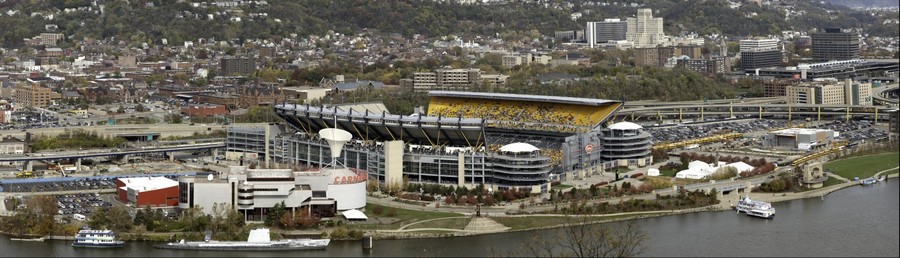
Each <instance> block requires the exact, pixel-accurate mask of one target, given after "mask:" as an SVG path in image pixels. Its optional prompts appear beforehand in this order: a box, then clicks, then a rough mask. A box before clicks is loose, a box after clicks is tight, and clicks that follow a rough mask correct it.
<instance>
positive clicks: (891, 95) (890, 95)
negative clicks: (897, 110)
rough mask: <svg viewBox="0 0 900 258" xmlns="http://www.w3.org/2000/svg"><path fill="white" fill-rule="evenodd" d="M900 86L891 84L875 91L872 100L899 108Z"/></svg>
mask: <svg viewBox="0 0 900 258" xmlns="http://www.w3.org/2000/svg"><path fill="white" fill-rule="evenodd" d="M898 85H900V84H896V83H895V84H890V85H886V86H884V87H879V88H876V89H874V90H873V92H872V99H873V100H874V101H875V102H876V103H879V104H882V105H894V106H895V107H896V106H897V102H898V101H897V100H898V98H897V97H898V96H900V87H898Z"/></svg>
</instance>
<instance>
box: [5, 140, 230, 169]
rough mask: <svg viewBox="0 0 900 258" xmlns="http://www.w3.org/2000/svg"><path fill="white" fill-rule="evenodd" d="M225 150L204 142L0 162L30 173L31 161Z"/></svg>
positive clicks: (222, 145) (7, 158)
mask: <svg viewBox="0 0 900 258" xmlns="http://www.w3.org/2000/svg"><path fill="white" fill-rule="evenodd" d="M221 148H225V142H206V143H197V144H182V145H175V146H162V147H151V148H141V149H133V150H119V149H112V150H102V151H97V152H90V151H87V152H77V153H33V154H31V153H30V154H26V155H16V156H10V155H7V156H3V157H0V162H25V170H28V171H32V170H34V169H33V167H32V166H33V162H32V161H42V160H62V159H75V160H76V161H75V166H78V167H80V166H81V159H83V158H96V157H128V155H136V154H148V153H169V152H179V151H195V150H209V149H211V150H216V149H221ZM173 158H174V155H170V156H169V159H173Z"/></svg>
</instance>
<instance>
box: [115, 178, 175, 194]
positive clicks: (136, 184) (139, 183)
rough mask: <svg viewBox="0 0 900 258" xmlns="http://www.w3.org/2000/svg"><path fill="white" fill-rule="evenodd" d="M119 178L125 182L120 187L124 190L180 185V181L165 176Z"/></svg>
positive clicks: (141, 190)
mask: <svg viewBox="0 0 900 258" xmlns="http://www.w3.org/2000/svg"><path fill="white" fill-rule="evenodd" d="M118 180H119V181H122V183H124V184H125V186H123V187H120V189H123V190H124V189H128V188H131V189H135V190H137V191H138V192H144V191H153V190H158V189H164V188H169V187H177V186H178V181H175V180H172V179H168V178H165V177H132V178H120V179H118Z"/></svg>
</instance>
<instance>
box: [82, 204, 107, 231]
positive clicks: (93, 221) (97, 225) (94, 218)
mask: <svg viewBox="0 0 900 258" xmlns="http://www.w3.org/2000/svg"><path fill="white" fill-rule="evenodd" d="M108 223H109V219H108V217H107V216H106V212H104V211H103V209H102V208H100V207H96V208H94V211H92V212H91V216H90V217H88V221H87V224H88V226H89V227H91V228H92V229H102V228H106V225H107V224H108Z"/></svg>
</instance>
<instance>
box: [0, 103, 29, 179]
mask: <svg viewBox="0 0 900 258" xmlns="http://www.w3.org/2000/svg"><path fill="white" fill-rule="evenodd" d="M0 112H3V111H0ZM25 146H26V145H25V141H23V140H19V139H17V138H15V137H12V136H10V135H7V136H6V137H2V138H0V155H4V156H6V155H22V154H25ZM16 163H18V162H13V161H9V162H0V165H4V166H13V165H15V164H16Z"/></svg>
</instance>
